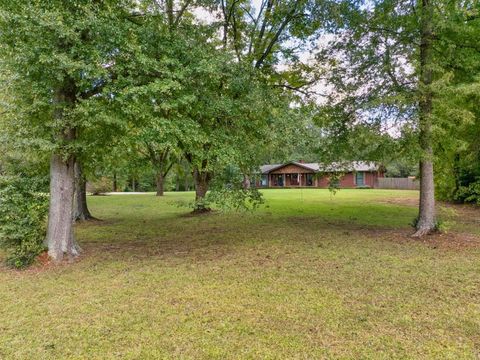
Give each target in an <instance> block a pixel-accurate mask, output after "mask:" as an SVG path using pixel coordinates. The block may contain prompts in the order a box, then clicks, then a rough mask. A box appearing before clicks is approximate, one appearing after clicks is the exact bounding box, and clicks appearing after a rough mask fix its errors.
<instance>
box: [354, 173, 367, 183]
mask: <svg viewBox="0 0 480 360" xmlns="http://www.w3.org/2000/svg"><path fill="white" fill-rule="evenodd" d="M355 184H356V185H357V186H363V185H365V173H364V172H363V171H359V172H357V173H356V174H355Z"/></svg>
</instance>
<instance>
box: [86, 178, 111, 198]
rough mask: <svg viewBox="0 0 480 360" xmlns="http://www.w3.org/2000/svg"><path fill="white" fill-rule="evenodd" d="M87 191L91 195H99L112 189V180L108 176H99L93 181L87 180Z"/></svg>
mask: <svg viewBox="0 0 480 360" xmlns="http://www.w3.org/2000/svg"><path fill="white" fill-rule="evenodd" d="M87 191H90V192H91V193H92V194H93V195H100V194H104V193H106V192H110V191H112V181H111V180H110V179H109V178H108V177H105V176H103V177H101V178H99V179H97V180H95V181H92V182H88V184H87Z"/></svg>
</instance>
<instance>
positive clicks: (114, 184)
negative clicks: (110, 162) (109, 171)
mask: <svg viewBox="0 0 480 360" xmlns="http://www.w3.org/2000/svg"><path fill="white" fill-rule="evenodd" d="M117 188H118V186H117V173H116V172H114V173H113V192H117Z"/></svg>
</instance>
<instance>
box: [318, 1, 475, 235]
mask: <svg viewBox="0 0 480 360" xmlns="http://www.w3.org/2000/svg"><path fill="white" fill-rule="evenodd" d="M474 7H475V5H474V2H470V1H466V2H461V3H455V4H454V3H451V4H450V3H446V2H443V1H436V0H419V1H413V0H383V1H379V2H375V3H373V4H371V3H369V2H366V1H365V2H356V1H343V2H341V3H340V6H339V9H340V10H341V11H339V12H338V13H337V14H338V16H337V17H336V18H334V20H335V21H334V22H333V23H334V24H336V26H334V27H333V28H332V32H333V35H331V40H330V41H329V43H328V44H327V45H326V46H324V48H323V50H322V51H320V52H319V55H318V60H319V63H321V64H322V65H323V66H324V67H326V68H327V69H328V71H329V73H330V76H329V81H330V83H331V84H332V85H333V87H334V91H333V92H332V94H331V97H330V98H329V99H328V100H329V101H328V102H327V103H328V104H329V105H328V106H325V108H324V115H325V116H324V118H326V119H327V120H326V121H328V120H330V121H331V123H332V124H334V127H335V128H337V129H342V128H343V129H352V128H354V127H356V126H358V125H362V126H370V127H371V128H372V129H375V128H376V129H378V131H379V132H383V133H390V134H392V135H393V136H395V137H399V136H400V135H402V136H404V138H405V139H406V140H408V141H406V142H405V143H408V144H409V145H410V146H412V144H413V146H414V148H415V149H416V150H417V158H418V160H419V164H420V167H419V169H420V179H421V191H420V205H419V215H418V221H417V222H416V230H417V231H416V233H415V234H414V236H423V235H425V234H428V233H430V232H431V231H433V230H435V228H436V216H435V192H434V172H433V162H434V158H435V153H434V149H435V147H436V144H437V143H438V142H440V141H441V140H442V139H441V138H440V137H438V134H437V133H436V131H435V129H436V128H437V126H439V125H440V124H442V123H448V122H449V121H451V119H448V118H447V117H445V114H441V113H440V112H439V111H437V108H436V107H438V103H437V101H438V100H440V99H442V98H443V97H444V94H445V93H446V92H447V91H448V90H447V89H448V88H450V87H451V83H450V84H449V81H447V82H446V81H445V80H446V78H447V77H448V76H449V75H448V73H449V70H448V69H447V68H446V67H445V66H444V65H445V64H444V62H445V59H446V57H449V56H450V55H448V56H445V55H446V53H444V52H442V51H441V50H440V49H441V48H442V47H445V43H446V42H448V43H449V46H448V47H449V49H450V50H452V48H457V47H461V42H458V41H456V40H453V39H447V38H448V31H445V29H446V28H449V27H450V26H451V25H452V22H453V21H455V22H457V26H456V30H457V31H459V32H461V33H464V32H465V31H467V27H468V26H470V25H467V23H468V22H469V21H468V20H467V19H468V17H469V16H471V14H470V10H473V9H474ZM469 9H470V10H469ZM454 19H456V20H454ZM459 19H462V20H460V21H458V20H459ZM452 40H453V41H452ZM457 40H458V39H457ZM454 52H456V53H457V55H458V51H457V50H454ZM440 85H442V86H440ZM462 121H465V118H463V119H462ZM412 135H414V136H415V138H416V143H415V144H414V143H412V142H411V141H410V140H411V139H412V138H413V137H412Z"/></svg>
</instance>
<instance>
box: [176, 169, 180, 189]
mask: <svg viewBox="0 0 480 360" xmlns="http://www.w3.org/2000/svg"><path fill="white" fill-rule="evenodd" d="M175 191H177V192H178V191H180V176H179V175H178V172H177V176H176V178H175Z"/></svg>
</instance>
